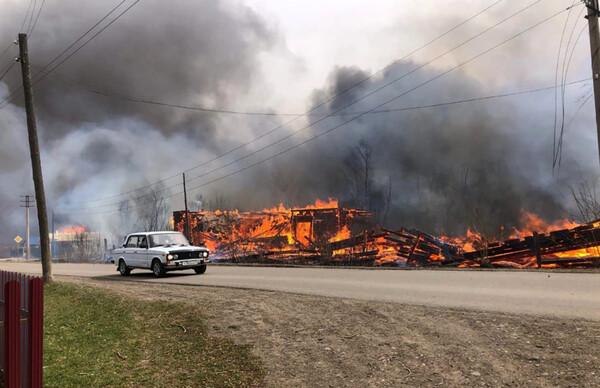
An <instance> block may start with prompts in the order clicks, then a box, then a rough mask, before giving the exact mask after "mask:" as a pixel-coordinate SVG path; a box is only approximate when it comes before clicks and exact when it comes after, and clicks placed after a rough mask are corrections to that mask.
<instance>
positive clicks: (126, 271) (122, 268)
mask: <svg viewBox="0 0 600 388" xmlns="http://www.w3.org/2000/svg"><path fill="white" fill-rule="evenodd" d="M119 273H120V274H121V276H129V274H130V273H131V268H129V267H128V266H127V264H125V260H123V259H121V260H119Z"/></svg>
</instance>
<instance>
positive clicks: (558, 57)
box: [552, 0, 577, 169]
mask: <svg viewBox="0 0 600 388" xmlns="http://www.w3.org/2000/svg"><path fill="white" fill-rule="evenodd" d="M576 1H577V0H573V2H572V3H571V8H570V9H569V13H568V14H567V20H565V25H564V26H563V30H562V34H561V35H560V42H559V43H558V53H557V54H556V71H555V73H554V87H555V88H556V89H555V90H554V140H553V145H552V169H554V166H555V164H556V131H557V130H558V127H557V125H558V102H557V99H558V68H559V64H560V53H561V52H562V44H563V41H564V39H565V33H566V31H567V25H568V23H569V18H570V17H571V10H572V9H573V6H574V5H575V2H576Z"/></svg>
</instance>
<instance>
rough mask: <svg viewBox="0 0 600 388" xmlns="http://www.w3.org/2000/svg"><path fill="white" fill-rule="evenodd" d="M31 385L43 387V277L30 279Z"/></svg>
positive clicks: (35, 387) (32, 386) (29, 355)
mask: <svg viewBox="0 0 600 388" xmlns="http://www.w3.org/2000/svg"><path fill="white" fill-rule="evenodd" d="M27 320H28V322H27V323H28V325H27V330H29V333H28V334H29V349H27V357H28V360H29V362H28V363H29V387H31V388H42V368H43V361H44V360H43V348H44V346H43V345H44V344H43V340H44V282H43V281H42V279H41V278H35V279H31V280H30V281H29V312H28V317H27Z"/></svg>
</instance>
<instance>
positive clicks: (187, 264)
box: [165, 259, 208, 269]
mask: <svg viewBox="0 0 600 388" xmlns="http://www.w3.org/2000/svg"><path fill="white" fill-rule="evenodd" d="M206 263H208V260H206V259H190V260H182V261H173V262H171V263H170V264H167V265H165V269H188V268H196V267H200V266H202V265H206Z"/></svg>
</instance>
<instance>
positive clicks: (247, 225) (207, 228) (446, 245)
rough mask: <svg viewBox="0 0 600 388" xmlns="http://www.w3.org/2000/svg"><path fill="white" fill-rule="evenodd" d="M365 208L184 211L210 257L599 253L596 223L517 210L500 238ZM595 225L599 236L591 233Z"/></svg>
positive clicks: (486, 258) (523, 258)
mask: <svg viewBox="0 0 600 388" xmlns="http://www.w3.org/2000/svg"><path fill="white" fill-rule="evenodd" d="M370 216H371V214H370V213H368V212H366V211H364V210H361V209H350V208H344V207H341V206H340V204H339V202H338V200H337V199H335V198H329V199H328V200H326V201H322V200H317V201H315V203H314V204H310V205H307V206H304V207H286V206H284V205H283V204H279V205H278V206H274V207H272V208H266V209H263V210H261V211H254V212H241V211H238V210H233V211H225V210H217V211H214V212H206V211H200V212H192V213H190V214H189V216H188V219H189V227H190V233H189V237H190V240H191V241H192V243H196V244H198V243H204V244H205V245H206V246H207V247H208V248H209V249H210V250H211V252H212V254H213V257H215V258H216V259H221V260H233V261H254V262H256V261H258V262H264V261H268V262H286V263H289V262H300V263H325V264H327V263H337V264H342V263H343V264H352V265H392V266H434V265H435V266H455V267H473V266H484V265H485V266H494V267H515V268H533V267H537V266H541V267H545V268H553V267H560V266H588V267H589V266H592V265H596V264H597V259H596V258H597V257H600V223H598V224H586V225H579V224H577V223H575V222H573V221H570V220H567V219H565V220H558V221H554V222H550V223H546V222H544V221H543V220H542V219H541V217H539V216H538V215H536V214H534V213H531V212H528V211H525V210H522V212H521V217H520V219H519V226H518V227H515V228H512V229H511V231H510V234H509V239H508V240H506V241H500V240H495V239H493V238H489V237H487V236H485V235H483V234H482V233H480V232H479V231H478V230H476V229H468V230H467V231H466V235H465V236H463V237H453V238H449V237H441V238H437V237H435V236H431V235H429V234H427V233H424V232H421V231H418V230H416V229H405V228H402V229H400V230H386V229H383V228H381V227H379V226H377V225H376V224H373V223H372V221H371V219H370ZM172 224H173V226H174V229H175V230H179V231H184V230H185V212H181V211H180V212H175V213H174V216H173V220H172ZM596 228H598V230H597V231H596ZM502 232H504V230H502V231H501V233H500V234H502ZM596 232H598V237H599V243H598V244H595V240H593V238H595V237H594V236H595V234H594V233H596ZM507 235H508V233H507ZM569 248H571V249H569Z"/></svg>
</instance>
